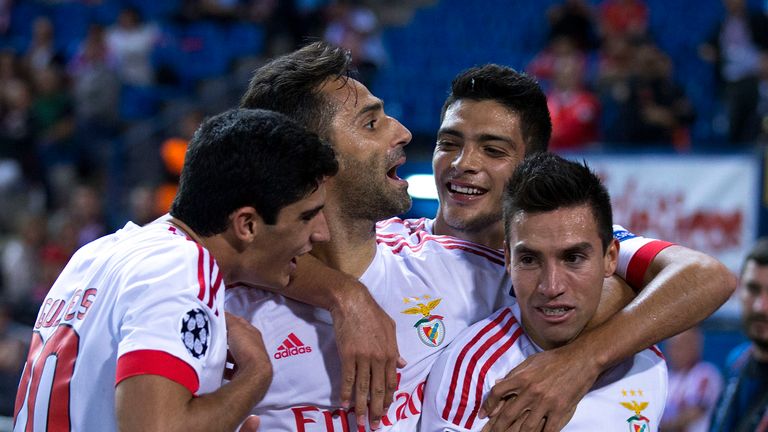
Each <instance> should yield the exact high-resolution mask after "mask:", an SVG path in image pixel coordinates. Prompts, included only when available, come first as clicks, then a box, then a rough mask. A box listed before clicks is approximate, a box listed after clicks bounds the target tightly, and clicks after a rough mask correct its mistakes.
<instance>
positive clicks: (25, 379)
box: [13, 324, 80, 432]
mask: <svg viewBox="0 0 768 432" xmlns="http://www.w3.org/2000/svg"><path fill="white" fill-rule="evenodd" d="M79 346H80V336H79V335H78V334H77V332H76V331H75V330H74V329H73V328H72V327H70V326H69V325H66V324H62V325H60V326H58V327H57V328H56V330H55V331H54V332H53V334H52V335H51V337H50V338H49V339H48V341H47V342H45V343H43V338H42V336H40V333H38V332H34V333H33V334H32V342H31V343H30V347H29V355H28V356H27V364H26V366H24V375H22V377H21V382H20V383H19V391H18V393H17V394H16V407H15V408H14V410H13V412H14V419H16V420H15V421H18V419H19V412H20V411H21V408H22V407H23V406H24V401H25V400H26V407H27V424H26V427H25V428H24V429H23V430H24V431H26V432H32V430H33V429H34V422H35V409H36V408H37V406H36V405H37V404H36V402H37V398H38V394H39V393H40V381H41V378H42V376H43V372H44V369H45V366H46V364H50V363H49V362H48V360H49V359H51V358H52V360H53V361H54V363H55V364H54V366H53V367H54V370H53V379H52V380H51V386H50V388H44V389H43V392H47V393H48V397H47V398H44V399H47V401H48V404H47V405H48V416H47V418H48V422H47V425H46V426H45V427H44V428H43V429H44V430H47V431H49V432H60V431H67V432H68V431H69V430H70V423H69V384H70V381H71V380H72V373H73V372H74V370H75V360H76V359H77V351H78V349H79ZM49 367H50V366H49ZM41 405H44V404H42V403H41ZM41 408H44V406H41ZM19 426H20V425H16V424H14V429H13V430H14V431H21V430H22V429H20V428H19Z"/></svg>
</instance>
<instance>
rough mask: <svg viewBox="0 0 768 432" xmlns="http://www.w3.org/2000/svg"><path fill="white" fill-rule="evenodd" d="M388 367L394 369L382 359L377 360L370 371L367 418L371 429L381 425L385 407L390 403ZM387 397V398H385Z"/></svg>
mask: <svg viewBox="0 0 768 432" xmlns="http://www.w3.org/2000/svg"><path fill="white" fill-rule="evenodd" d="M390 367H392V369H394V367H393V366H392V364H391V363H390V362H386V361H384V359H377V360H375V361H374V363H373V368H372V369H371V400H370V401H369V402H368V418H369V419H370V423H371V429H378V428H379V424H380V423H381V416H382V415H384V412H385V407H389V404H390V403H392V396H391V394H389V395H387V391H386V390H387V385H386V375H387V372H388V371H387V370H386V369H389V368H390ZM387 396H389V397H387Z"/></svg>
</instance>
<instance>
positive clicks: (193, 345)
mask: <svg viewBox="0 0 768 432" xmlns="http://www.w3.org/2000/svg"><path fill="white" fill-rule="evenodd" d="M131 267H132V268H133V271H126V272H125V273H126V276H124V277H123V278H122V280H121V281H120V282H119V283H121V284H125V285H124V286H125V287H126V289H125V290H124V291H123V294H122V298H121V299H120V300H119V301H118V303H117V304H119V305H127V306H125V307H124V309H121V310H120V311H119V314H120V316H119V318H118V319H119V321H120V322H119V325H118V328H119V330H118V331H119V335H118V339H119V346H118V364H117V371H116V383H115V385H117V384H119V383H120V382H122V381H123V380H125V379H127V378H130V377H133V376H137V375H146V374H149V375H159V376H163V377H165V378H168V379H170V380H172V381H174V382H176V383H178V384H181V385H183V386H184V387H186V388H187V389H188V390H189V391H190V392H191V393H193V394H196V393H197V392H198V390H199V389H200V380H201V376H202V373H203V370H205V369H211V368H216V367H218V366H219V365H218V362H219V360H220V359H219V358H218V357H219V356H217V355H214V353H213V351H214V350H213V349H212V348H213V346H214V345H215V346H217V347H218V346H222V345H223V346H226V332H225V330H224V329H223V328H222V326H225V323H224V319H223V311H219V310H218V307H219V305H218V303H217V302H219V301H220V300H216V299H217V298H222V297H223V296H218V294H219V293H218V290H219V289H220V288H221V287H222V285H223V282H222V280H221V276H220V273H219V272H218V267H217V266H216V264H215V262H214V260H213V257H212V256H211V255H210V254H209V253H208V251H207V250H205V249H203V248H202V247H200V246H198V245H196V244H195V243H192V242H188V243H187V244H182V245H181V247H176V248H171V249H170V250H166V251H164V252H161V253H157V254H156V255H153V256H152V257H151V259H144V260H141V262H140V263H137V264H136V265H135V266H131ZM222 338H223V339H224V340H217V339H222ZM220 366H221V367H222V368H223V363H221V365H220Z"/></svg>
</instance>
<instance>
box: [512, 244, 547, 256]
mask: <svg viewBox="0 0 768 432" xmlns="http://www.w3.org/2000/svg"><path fill="white" fill-rule="evenodd" d="M512 251H513V252H514V253H516V254H531V255H536V256H539V255H541V252H539V251H537V250H533V249H531V248H529V247H528V246H525V245H517V246H515V247H514V248H513V249H512Z"/></svg>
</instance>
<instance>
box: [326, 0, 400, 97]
mask: <svg viewBox="0 0 768 432" xmlns="http://www.w3.org/2000/svg"><path fill="white" fill-rule="evenodd" d="M326 13H327V16H328V18H327V19H328V25H327V27H326V29H325V34H324V39H325V40H326V41H327V42H329V43H331V44H333V45H336V46H340V47H343V48H346V49H348V50H349V51H350V53H351V54H352V61H353V64H352V66H353V67H354V68H356V69H357V72H358V74H359V78H360V82H361V83H363V84H364V85H366V86H370V85H371V84H372V82H373V79H374V77H375V76H376V71H377V70H378V69H379V68H380V67H381V66H382V65H384V63H385V62H386V61H387V53H386V50H385V49H384V45H383V43H382V41H381V34H380V31H379V21H378V18H377V17H376V14H374V13H373V11H372V10H371V9H369V8H368V7H366V6H363V5H361V4H356V3H355V2H353V1H350V0H338V1H336V2H335V3H333V4H331V5H330V6H328V8H327V12H326Z"/></svg>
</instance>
